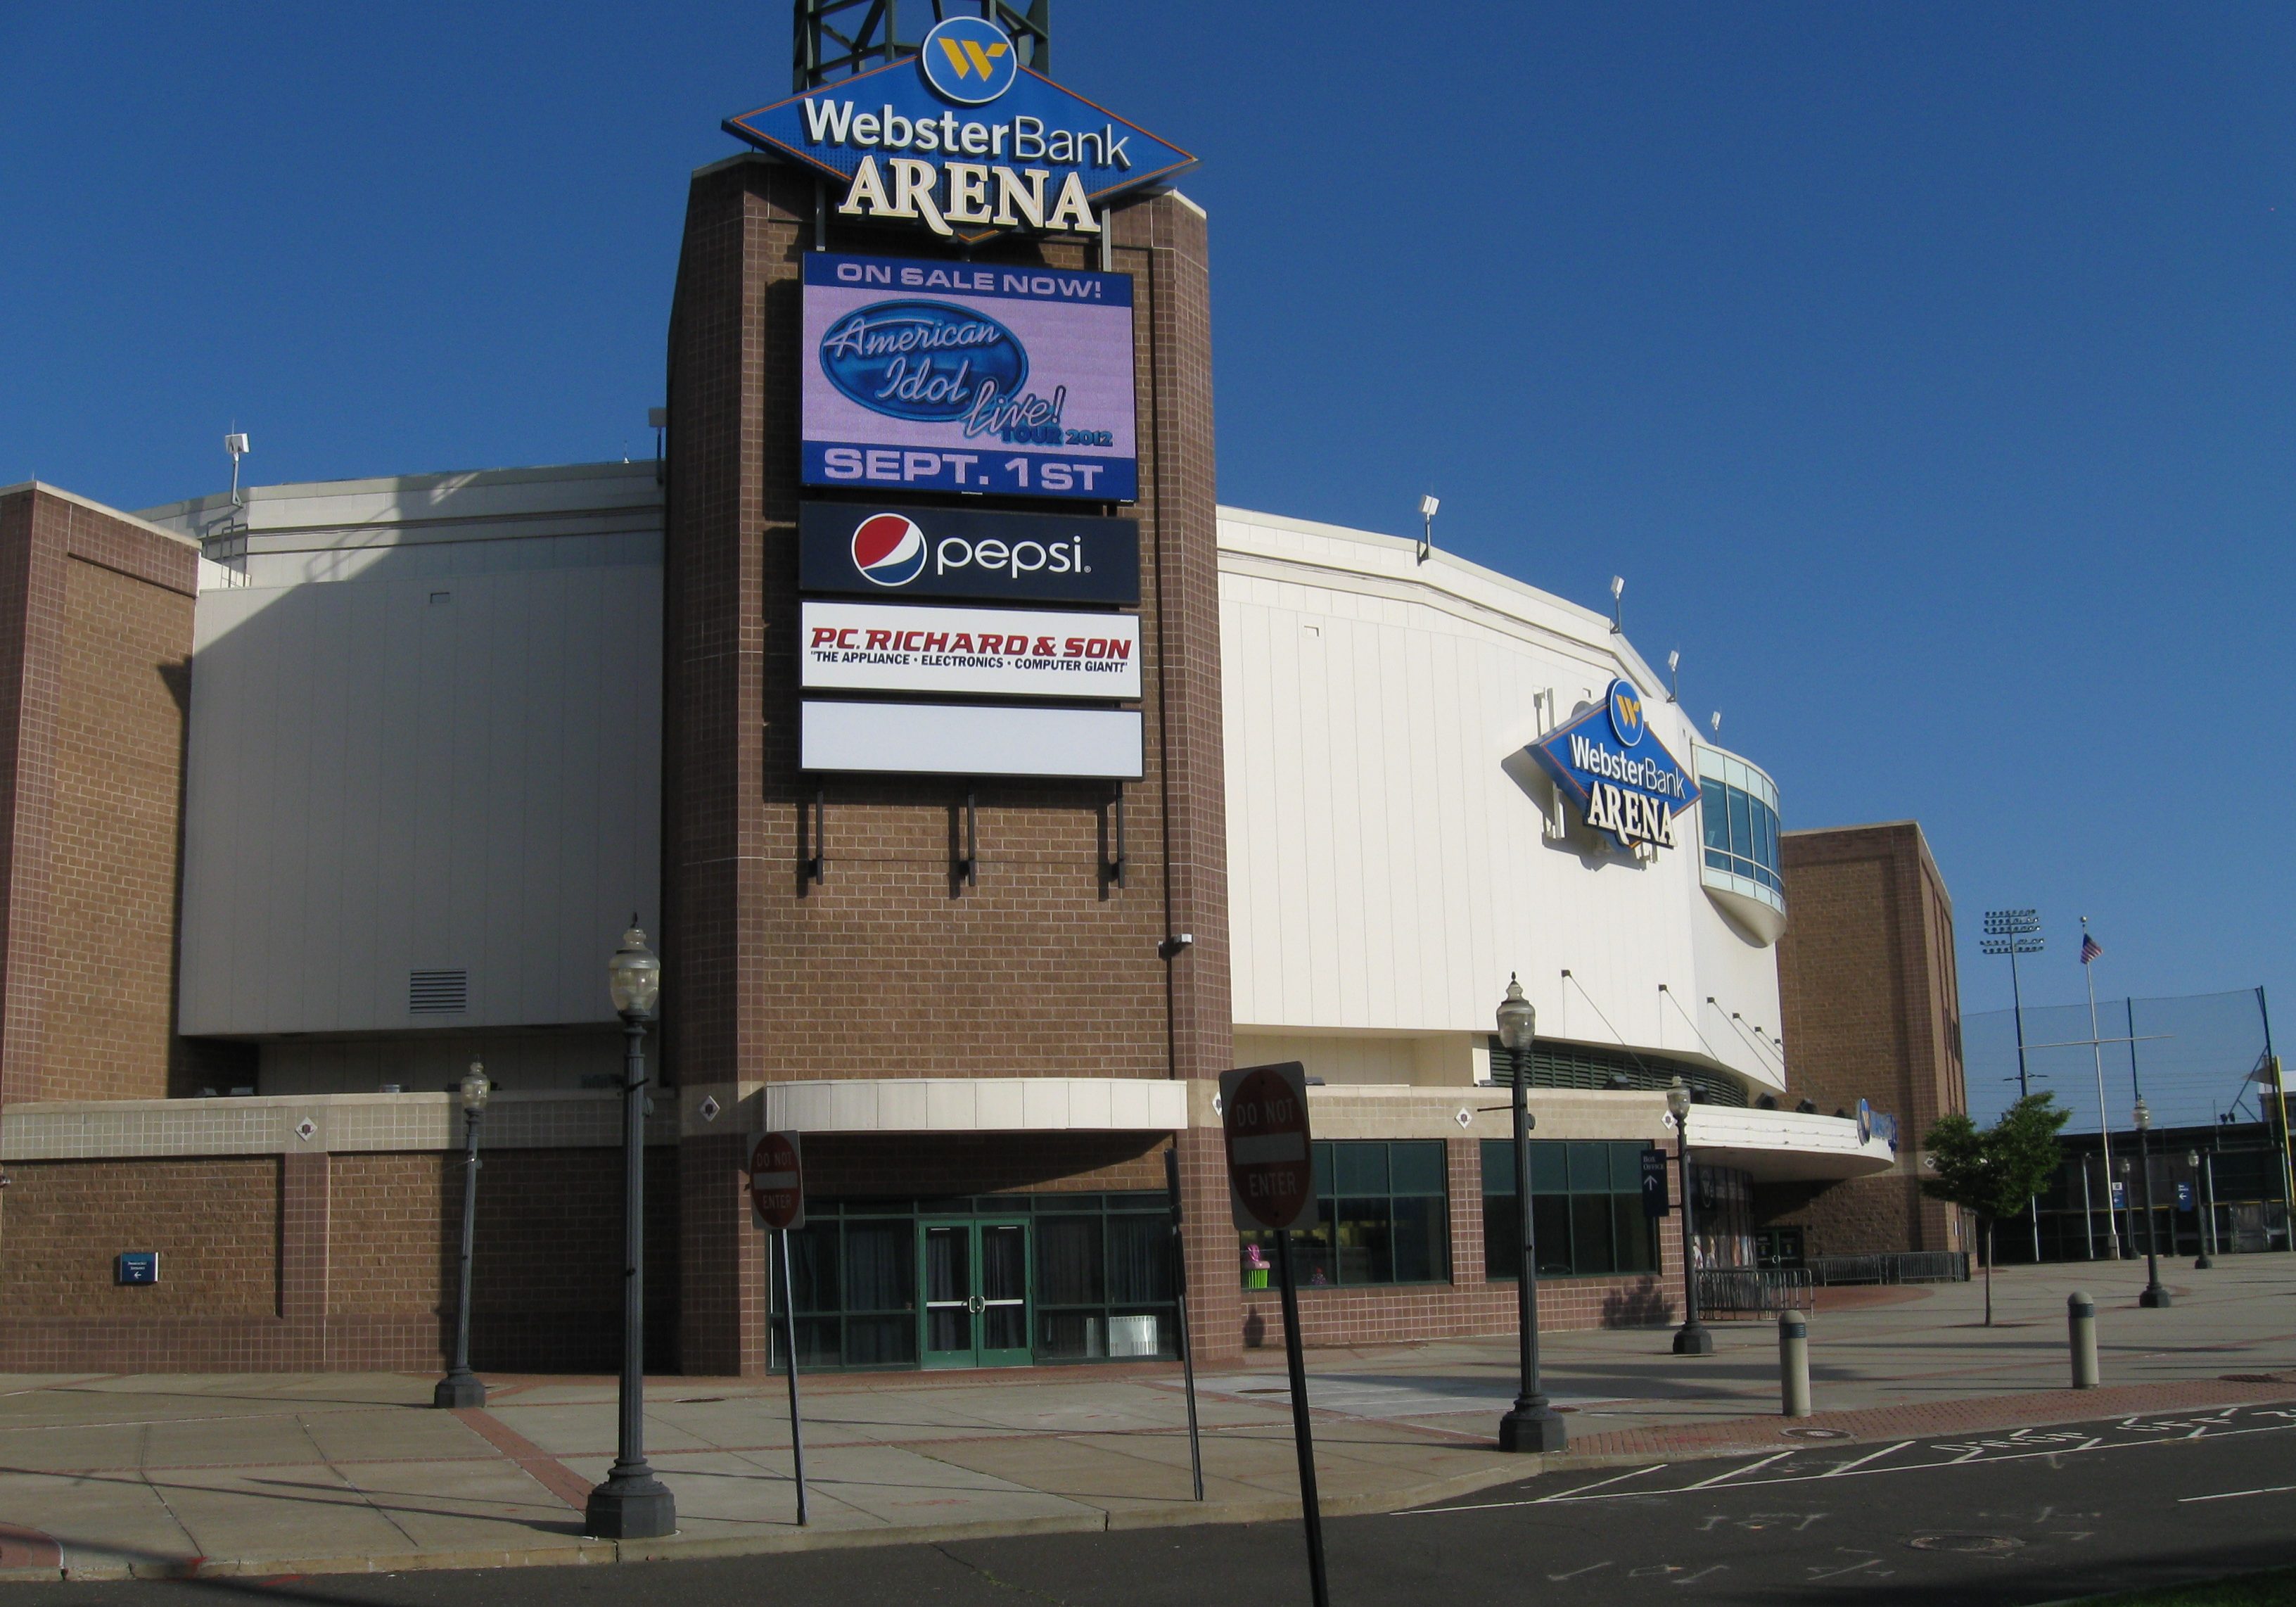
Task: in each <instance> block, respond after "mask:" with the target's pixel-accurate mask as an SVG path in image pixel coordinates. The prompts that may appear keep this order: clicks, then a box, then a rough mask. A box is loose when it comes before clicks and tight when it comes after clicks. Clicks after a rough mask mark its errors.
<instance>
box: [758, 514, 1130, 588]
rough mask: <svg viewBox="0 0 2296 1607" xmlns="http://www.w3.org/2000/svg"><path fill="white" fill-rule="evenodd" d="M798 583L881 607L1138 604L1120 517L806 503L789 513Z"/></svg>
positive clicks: (1124, 525)
mask: <svg viewBox="0 0 2296 1607" xmlns="http://www.w3.org/2000/svg"><path fill="white" fill-rule="evenodd" d="M798 586H799V589H800V590H802V591H808V592H828V593H839V594H845V595H848V596H868V597H877V598H882V599H885V600H888V601H890V600H895V599H902V598H909V597H964V598H972V599H978V600H982V601H990V602H1030V603H1102V604H1106V605H1109V606H1113V607H1121V606H1125V605H1128V604H1135V603H1138V602H1139V601H1140V527H1139V525H1138V524H1137V523H1136V522H1135V521H1132V520H1129V519H1089V518H1083V517H1076V516H1070V515H1066V514H1058V513H991V512H980V511H976V510H973V509H970V508H920V507H902V508H890V507H886V506H884V505H883V504H874V503H839V502H809V503H805V504H800V505H799V509H798Z"/></svg>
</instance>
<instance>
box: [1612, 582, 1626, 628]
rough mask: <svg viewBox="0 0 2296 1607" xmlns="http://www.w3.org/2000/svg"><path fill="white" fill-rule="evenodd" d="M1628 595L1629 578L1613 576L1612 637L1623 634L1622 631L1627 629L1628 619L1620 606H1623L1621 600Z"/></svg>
mask: <svg viewBox="0 0 2296 1607" xmlns="http://www.w3.org/2000/svg"><path fill="white" fill-rule="evenodd" d="M1626 594H1627V578H1626V577H1625V576H1624V575H1613V576H1611V635H1614V636H1615V635H1618V634H1619V633H1620V632H1621V631H1623V630H1625V629H1626V628H1627V618H1626V615H1625V613H1624V612H1623V611H1622V610H1621V606H1620V604H1621V600H1622V599H1623V598H1624V597H1625V596H1626Z"/></svg>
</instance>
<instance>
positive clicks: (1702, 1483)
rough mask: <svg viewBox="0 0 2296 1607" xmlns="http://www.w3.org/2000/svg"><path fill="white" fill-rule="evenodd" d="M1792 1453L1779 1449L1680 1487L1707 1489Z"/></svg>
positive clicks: (1762, 1467)
mask: <svg viewBox="0 0 2296 1607" xmlns="http://www.w3.org/2000/svg"><path fill="white" fill-rule="evenodd" d="M1791 1455H1793V1453H1792V1451H1780V1452H1778V1453H1777V1454H1776V1455H1774V1456H1765V1457H1763V1458H1762V1459H1761V1460H1760V1461H1759V1462H1750V1463H1748V1464H1746V1465H1745V1466H1743V1467H1734V1468H1732V1469H1731V1470H1730V1471H1729V1472H1726V1473H1717V1474H1715V1475H1714V1477H1712V1478H1711V1479H1701V1480H1699V1481H1698V1482H1697V1483H1695V1484H1685V1485H1684V1486H1683V1487H1682V1488H1684V1489H1686V1490H1702V1489H1708V1488H1712V1487H1713V1486H1715V1485H1718V1484H1719V1483H1721V1482H1722V1481H1723V1480H1726V1479H1735V1478H1736V1477H1737V1476H1738V1475H1739V1474H1741V1473H1753V1472H1760V1471H1761V1470H1762V1469H1764V1468H1766V1467H1767V1466H1769V1465H1770V1464H1772V1463H1773V1462H1783V1461H1784V1460H1785V1459H1786V1458H1787V1457H1789V1456H1791ZM1763 1482H1764V1483H1768V1482H1769V1480H1763Z"/></svg>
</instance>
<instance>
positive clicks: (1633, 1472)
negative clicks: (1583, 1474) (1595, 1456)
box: [1542, 1462, 1669, 1501]
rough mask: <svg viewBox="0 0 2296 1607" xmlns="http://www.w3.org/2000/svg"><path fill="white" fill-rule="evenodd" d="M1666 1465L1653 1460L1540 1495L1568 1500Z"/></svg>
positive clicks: (1547, 1499)
mask: <svg viewBox="0 0 2296 1607" xmlns="http://www.w3.org/2000/svg"><path fill="white" fill-rule="evenodd" d="M1668 1465H1669V1464H1667V1463H1663V1462H1654V1463H1652V1464H1651V1465H1650V1466H1648V1467H1635V1468H1628V1470H1627V1471H1626V1472H1623V1473H1613V1474H1611V1476H1610V1477H1609V1478H1608V1479H1597V1480H1595V1482H1594V1483H1592V1484H1582V1485H1580V1486H1579V1488H1576V1489H1572V1490H1565V1491H1563V1492H1562V1494H1561V1495H1556V1496H1544V1497H1542V1499H1543V1500H1546V1501H1568V1500H1569V1499H1570V1497H1571V1496H1583V1495H1585V1494H1586V1493H1587V1491H1588V1490H1598V1489H1601V1488H1603V1487H1604V1486H1605V1485H1611V1484H1623V1483H1624V1482H1626V1480H1629V1479H1632V1478H1635V1477H1636V1476H1637V1475H1638V1474H1642V1473H1655V1472H1658V1470H1659V1469H1661V1468H1662V1467H1666V1466H1668Z"/></svg>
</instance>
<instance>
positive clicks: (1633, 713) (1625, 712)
mask: <svg viewBox="0 0 2296 1607" xmlns="http://www.w3.org/2000/svg"><path fill="white" fill-rule="evenodd" d="M1610 704H1611V735H1613V736H1615V737H1617V738H1618V739H1619V742H1620V745H1621V746H1622V747H1628V748H1631V747H1633V746H1634V745H1635V744H1636V742H1641V741H1642V740H1643V694H1642V693H1639V692H1636V690H1635V687H1634V683H1633V682H1631V681H1628V680H1624V679H1620V680H1615V681H1612V682H1611V697H1610Z"/></svg>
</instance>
